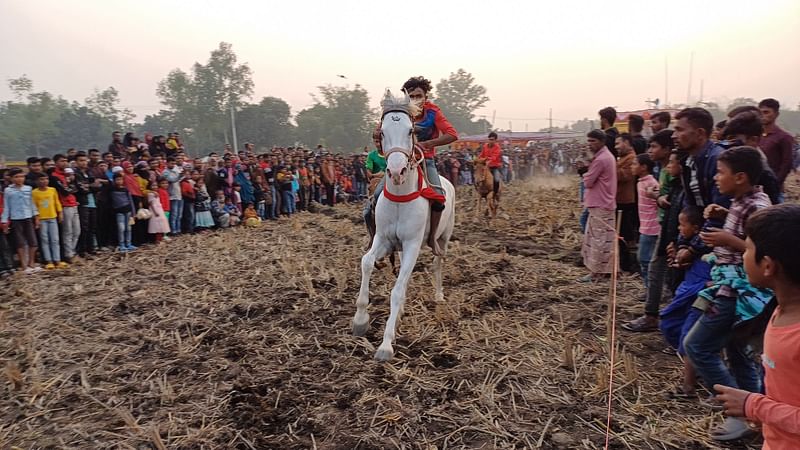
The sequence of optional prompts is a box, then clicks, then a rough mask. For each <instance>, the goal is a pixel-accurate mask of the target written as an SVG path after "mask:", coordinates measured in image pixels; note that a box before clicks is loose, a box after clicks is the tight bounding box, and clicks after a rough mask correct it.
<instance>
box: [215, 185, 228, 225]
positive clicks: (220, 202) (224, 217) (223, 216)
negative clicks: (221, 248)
mask: <svg viewBox="0 0 800 450" xmlns="http://www.w3.org/2000/svg"><path fill="white" fill-rule="evenodd" d="M210 209H211V216H212V217H213V218H214V223H215V224H216V225H217V227H219V228H228V227H229V226H230V225H231V216H230V214H228V213H227V212H226V211H225V191H223V190H222V189H220V190H218V191H217V192H216V194H215V197H214V200H212V201H211V207H210Z"/></svg>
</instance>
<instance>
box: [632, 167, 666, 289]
mask: <svg viewBox="0 0 800 450" xmlns="http://www.w3.org/2000/svg"><path fill="white" fill-rule="evenodd" d="M654 167H655V163H654V162H653V160H652V159H650V157H649V156H647V155H646V154H644V153H643V154H641V155H637V156H636V159H634V161H633V166H632V170H633V175H634V176H636V177H638V178H639V181H638V182H637V183H636V188H637V191H638V202H639V205H638V207H639V254H638V258H639V266H640V268H641V273H642V279H643V280H644V287H645V289H647V269H648V267H649V266H650V260H651V259H653V251H654V250H655V246H656V242H657V241H658V235H659V233H661V225H660V224H659V223H658V204H657V203H656V201H657V200H658V195H659V187H658V181H656V179H655V178H654V177H653V168H654Z"/></svg>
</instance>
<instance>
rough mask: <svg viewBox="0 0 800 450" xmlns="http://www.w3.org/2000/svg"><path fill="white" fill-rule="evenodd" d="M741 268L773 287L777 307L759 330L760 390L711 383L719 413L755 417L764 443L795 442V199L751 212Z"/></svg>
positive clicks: (799, 273) (799, 402) (799, 424)
mask: <svg viewBox="0 0 800 450" xmlns="http://www.w3.org/2000/svg"><path fill="white" fill-rule="evenodd" d="M746 233H747V240H746V242H745V252H744V268H745V271H746V272H747V278H748V279H749V281H750V283H751V284H752V285H753V286H758V287H764V288H770V289H772V290H774V292H775V297H776V298H777V300H778V307H777V308H776V309H775V312H774V313H773V314H772V317H771V318H770V320H769V323H768V325H767V329H766V333H765V335H764V353H763V355H762V362H763V365H764V374H765V385H766V395H762V394H758V393H752V392H747V391H743V390H740V389H734V388H731V387H727V386H722V385H715V386H714V389H715V390H716V391H717V392H719V393H720V394H719V395H718V396H717V398H718V399H719V400H721V401H723V402H724V406H725V414H726V415H728V416H731V417H746V418H747V419H748V420H750V421H753V422H758V423H761V425H762V432H763V434H764V447H763V448H764V449H767V450H790V449H792V450H795V449H798V448H800V388H798V374H800V259H798V258H797V255H798V253H800V205H793V204H783V205H777V206H772V207H769V208H765V209H763V210H761V211H758V212H756V213H755V214H753V215H752V216H751V217H750V218H749V220H748V221H747V224H746Z"/></svg>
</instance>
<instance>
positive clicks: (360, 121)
mask: <svg viewBox="0 0 800 450" xmlns="http://www.w3.org/2000/svg"><path fill="white" fill-rule="evenodd" d="M312 98H313V99H314V101H315V104H314V106H312V107H310V108H307V109H304V110H303V111H300V112H299V113H298V114H297V117H296V119H295V120H296V121H297V137H298V139H299V140H300V141H302V142H303V143H304V144H306V145H308V146H315V145H317V144H323V145H326V146H328V147H332V148H334V149H336V150H339V151H346V152H349V151H354V150H356V149H359V148H361V147H363V146H364V145H368V144H369V143H370V142H371V137H370V133H371V131H372V129H373V128H374V127H375V122H376V120H375V116H376V115H375V112H374V111H372V110H371V109H370V107H369V94H368V93H367V91H366V90H365V89H364V88H362V87H361V86H360V85H358V84H357V85H355V87H354V88H353V89H348V88H344V87H338V86H331V85H327V86H319V96H316V95H313V94H312Z"/></svg>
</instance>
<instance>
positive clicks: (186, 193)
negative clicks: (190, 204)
mask: <svg viewBox="0 0 800 450" xmlns="http://www.w3.org/2000/svg"><path fill="white" fill-rule="evenodd" d="M181 195H182V196H183V198H188V199H190V200H194V198H195V196H196V194H195V192H194V186H193V185H192V183H191V182H190V181H189V180H187V179H183V180H181Z"/></svg>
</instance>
